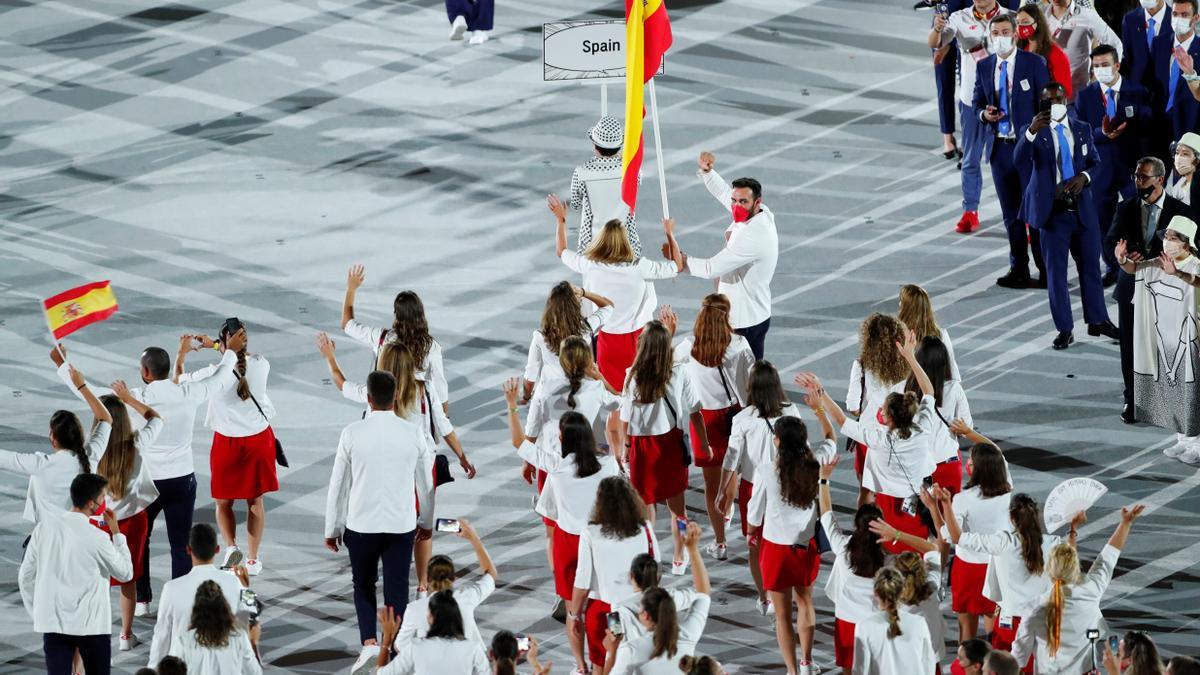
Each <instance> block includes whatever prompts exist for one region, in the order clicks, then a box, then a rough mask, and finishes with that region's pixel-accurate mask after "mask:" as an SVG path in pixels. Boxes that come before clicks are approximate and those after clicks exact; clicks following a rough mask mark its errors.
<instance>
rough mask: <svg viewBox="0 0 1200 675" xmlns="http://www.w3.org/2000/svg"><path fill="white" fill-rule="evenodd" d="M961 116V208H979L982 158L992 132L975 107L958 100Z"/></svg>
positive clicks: (973, 209) (981, 188)
mask: <svg viewBox="0 0 1200 675" xmlns="http://www.w3.org/2000/svg"><path fill="white" fill-rule="evenodd" d="M958 109H959V114H960V116H961V118H962V151H963V157H962V172H961V173H960V175H959V178H960V179H961V180H962V195H963V201H962V209H963V211H978V210H979V194H980V193H981V192H983V158H984V157H985V156H986V155H988V154H989V151H990V149H991V147H992V145H991V143H992V134H991V133H990V132H989V131H988V128H987V126H986V125H984V123H983V122H980V121H979V118H978V117H976V116H975V109H974V108H972V107H971V106H968V105H967V104H966V103H963V102H962V101H959V103H958Z"/></svg>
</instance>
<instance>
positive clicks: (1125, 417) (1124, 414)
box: [1121, 403, 1137, 424]
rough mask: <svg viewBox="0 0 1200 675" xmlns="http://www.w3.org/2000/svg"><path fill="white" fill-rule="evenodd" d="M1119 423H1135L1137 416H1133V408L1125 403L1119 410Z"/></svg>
mask: <svg viewBox="0 0 1200 675" xmlns="http://www.w3.org/2000/svg"><path fill="white" fill-rule="evenodd" d="M1121 421H1122V422H1124V423H1125V424H1134V423H1136V422H1137V416H1135V415H1134V414H1133V406H1132V405H1130V404H1128V403H1126V404H1125V405H1124V406H1123V407H1122V408H1121Z"/></svg>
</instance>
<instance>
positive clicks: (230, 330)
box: [221, 316, 243, 335]
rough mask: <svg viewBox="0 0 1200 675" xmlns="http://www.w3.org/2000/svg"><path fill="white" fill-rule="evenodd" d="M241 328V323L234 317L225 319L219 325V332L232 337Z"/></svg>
mask: <svg viewBox="0 0 1200 675" xmlns="http://www.w3.org/2000/svg"><path fill="white" fill-rule="evenodd" d="M242 328H243V326H242V321H241V319H238V318H237V317H236V316H231V317H229V318H228V319H225V323H223V324H221V332H222V333H224V334H226V335H233V334H234V333H236V332H238V331H239V330H241V329H242Z"/></svg>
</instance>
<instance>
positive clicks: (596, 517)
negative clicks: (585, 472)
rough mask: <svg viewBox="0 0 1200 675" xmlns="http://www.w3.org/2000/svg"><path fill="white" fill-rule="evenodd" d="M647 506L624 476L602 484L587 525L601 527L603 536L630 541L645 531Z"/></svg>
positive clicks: (610, 477)
mask: <svg viewBox="0 0 1200 675" xmlns="http://www.w3.org/2000/svg"><path fill="white" fill-rule="evenodd" d="M645 511H646V504H645V502H643V501H642V498H641V497H640V496H639V495H638V493H637V490H634V489H633V485H631V484H630V483H629V479H628V478H625V477H624V476H609V477H608V478H605V479H604V480H602V481H600V487H599V488H597V490H596V502H595V504H594V505H593V506H592V513H591V514H590V515H589V516H588V525H599V526H600V534H602V535H604V536H606V537H609V538H611V539H628V538H630V537H635V536H637V535H638V534H640V533H641V531H642V525H643V521H642V514H643V513H645Z"/></svg>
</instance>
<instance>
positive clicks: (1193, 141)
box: [1176, 131, 1200, 156]
mask: <svg viewBox="0 0 1200 675" xmlns="http://www.w3.org/2000/svg"><path fill="white" fill-rule="evenodd" d="M1176 145H1186V146H1187V147H1189V148H1191V149H1192V152H1194V153H1196V155H1197V156H1200V134H1194V133H1192V132H1190V131H1189V132H1187V133H1186V134H1184V135H1182V136H1180V137H1179V142H1178V143H1176Z"/></svg>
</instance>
